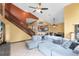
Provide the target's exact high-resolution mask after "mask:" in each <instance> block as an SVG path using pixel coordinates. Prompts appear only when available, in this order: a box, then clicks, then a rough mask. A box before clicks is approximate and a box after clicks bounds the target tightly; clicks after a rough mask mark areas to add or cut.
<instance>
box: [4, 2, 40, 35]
mask: <svg viewBox="0 0 79 59" xmlns="http://www.w3.org/2000/svg"><path fill="white" fill-rule="evenodd" d="M5 17H6V18H7V20H8V21H10V22H11V23H13V24H15V25H16V26H17V27H19V28H20V29H21V30H23V31H24V32H25V33H27V34H29V35H30V36H32V35H34V34H35V32H34V31H32V29H30V28H28V24H27V23H26V20H28V18H33V19H38V18H37V17H36V16H34V15H33V14H31V13H29V12H25V11H23V10H21V9H20V8H18V7H16V6H15V5H13V4H11V3H6V4H5Z"/></svg>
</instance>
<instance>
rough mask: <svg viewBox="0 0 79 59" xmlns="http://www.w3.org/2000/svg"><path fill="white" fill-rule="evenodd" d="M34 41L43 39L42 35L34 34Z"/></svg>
mask: <svg viewBox="0 0 79 59" xmlns="http://www.w3.org/2000/svg"><path fill="white" fill-rule="evenodd" d="M32 40H33V41H41V40H42V35H34V36H32Z"/></svg>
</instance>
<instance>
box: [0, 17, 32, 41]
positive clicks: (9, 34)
mask: <svg viewBox="0 0 79 59" xmlns="http://www.w3.org/2000/svg"><path fill="white" fill-rule="evenodd" d="M0 20H2V21H3V22H4V23H5V24H6V25H5V27H6V28H5V29H6V41H7V42H18V41H22V40H28V39H31V37H30V36H28V35H27V34H26V33H24V32H23V31H22V30H20V29H19V28H18V27H16V26H15V25H13V24H12V23H10V22H9V21H7V20H6V19H3V18H2V17H1V16H0Z"/></svg>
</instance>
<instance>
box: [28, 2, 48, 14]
mask: <svg viewBox="0 0 79 59" xmlns="http://www.w3.org/2000/svg"><path fill="white" fill-rule="evenodd" d="M29 8H33V9H34V10H33V12H36V11H38V12H40V13H43V11H42V10H48V8H43V7H42V4H41V3H38V5H37V7H33V6H29Z"/></svg>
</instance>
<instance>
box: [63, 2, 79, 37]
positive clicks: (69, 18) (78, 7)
mask: <svg viewBox="0 0 79 59" xmlns="http://www.w3.org/2000/svg"><path fill="white" fill-rule="evenodd" d="M75 24H79V3H76V4H71V5H68V6H66V7H65V8H64V33H65V37H66V38H70V33H71V32H74V31H75V28H74V25H75Z"/></svg>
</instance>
